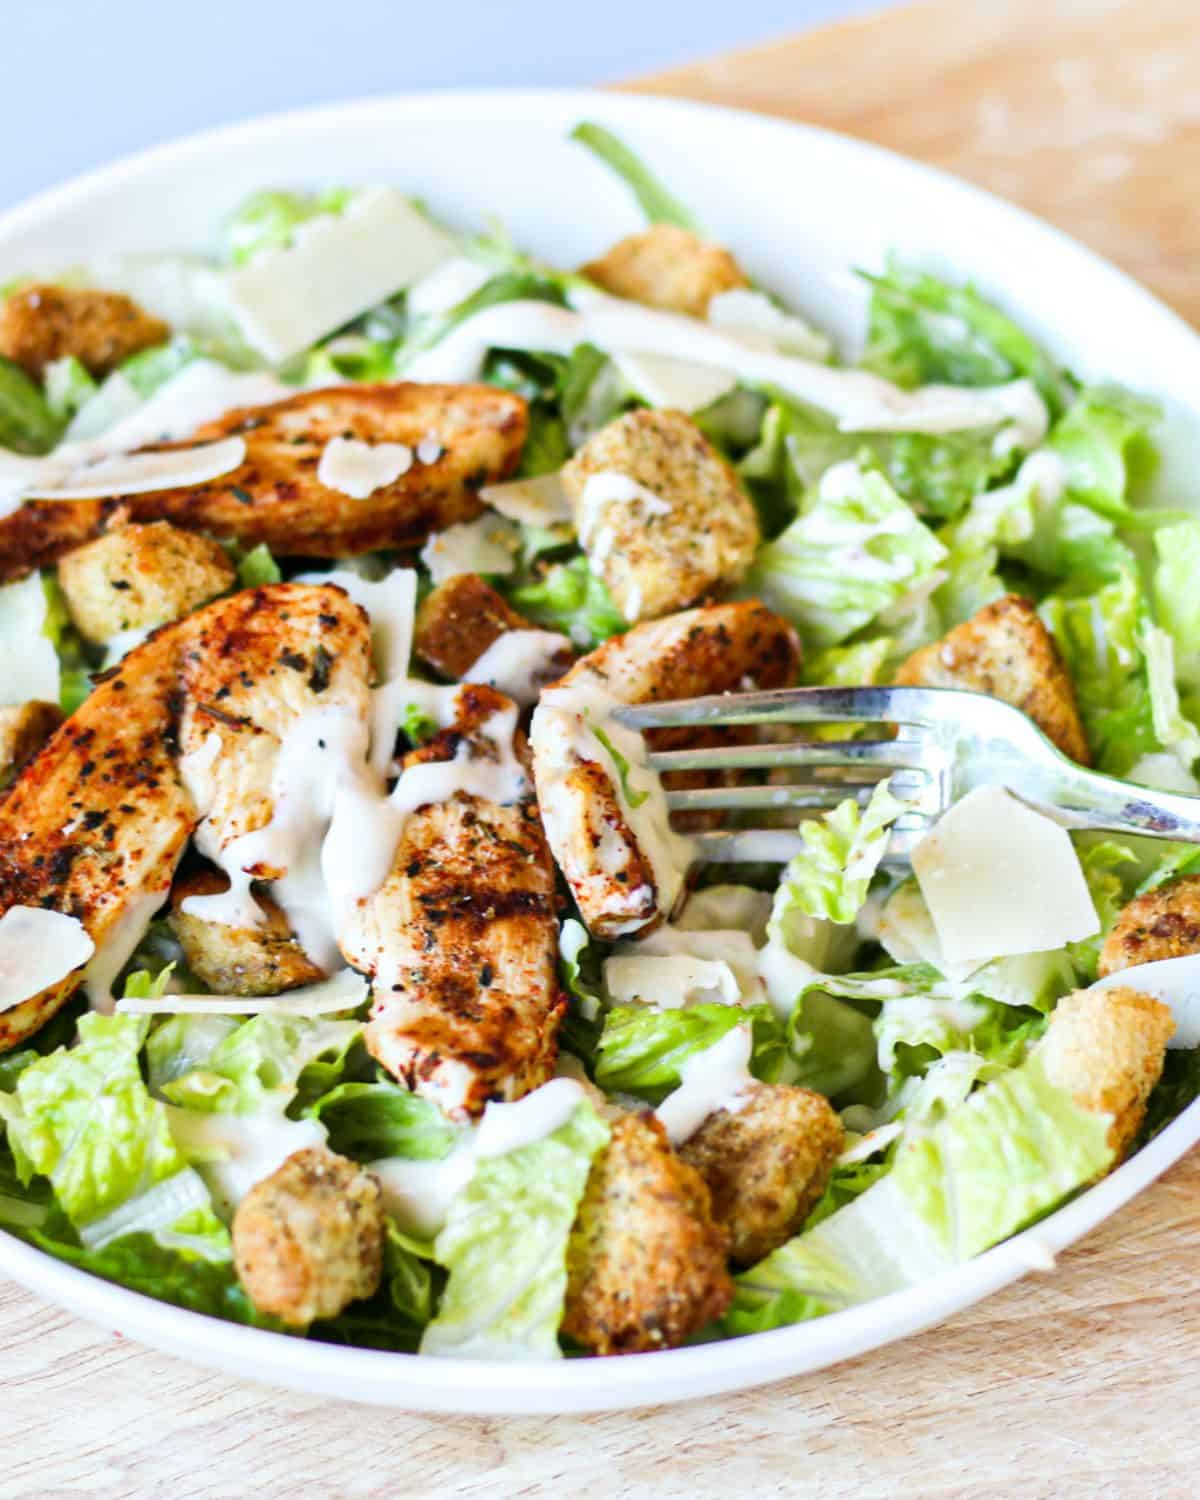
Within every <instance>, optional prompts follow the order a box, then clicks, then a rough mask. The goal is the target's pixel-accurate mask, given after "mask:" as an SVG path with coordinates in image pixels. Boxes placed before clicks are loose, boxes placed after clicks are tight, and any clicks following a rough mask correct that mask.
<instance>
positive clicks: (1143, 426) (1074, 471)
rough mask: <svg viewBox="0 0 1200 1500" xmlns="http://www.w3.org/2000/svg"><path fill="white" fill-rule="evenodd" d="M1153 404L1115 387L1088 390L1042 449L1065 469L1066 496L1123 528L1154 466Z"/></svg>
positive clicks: (1156, 414)
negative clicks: (1056, 457)
mask: <svg viewBox="0 0 1200 1500" xmlns="http://www.w3.org/2000/svg"><path fill="white" fill-rule="evenodd" d="M1159 417H1160V411H1159V408H1158V406H1157V405H1156V404H1155V403H1154V402H1153V401H1149V400H1147V399H1146V398H1145V397H1144V396H1138V395H1135V394H1134V393H1133V392H1132V391H1127V390H1124V389H1123V388H1122V387H1120V386H1112V385H1109V386H1087V387H1086V388H1085V389H1084V390H1082V391H1080V393H1079V395H1078V396H1077V397H1076V398H1075V400H1074V401H1072V403H1071V405H1070V406H1069V407H1068V409H1067V411H1066V412H1065V413H1064V414H1063V416H1062V417H1061V418H1060V419H1059V421H1058V422H1057V423H1055V425H1054V427H1053V429H1052V430H1051V432H1050V435H1049V437H1047V439H1046V447H1047V448H1048V449H1049V450H1050V452H1052V453H1056V454H1057V455H1058V457H1059V458H1060V459H1062V461H1063V462H1064V463H1065V464H1066V466H1067V484H1066V488H1067V493H1068V494H1069V496H1070V498H1071V499H1072V500H1074V501H1076V502H1077V503H1079V504H1081V505H1086V506H1088V507H1090V508H1091V509H1092V510H1094V511H1096V512H1098V513H1099V514H1100V515H1102V516H1106V517H1108V519H1110V520H1113V521H1117V522H1120V523H1122V524H1124V525H1128V524H1129V523H1130V522H1131V521H1133V520H1134V519H1135V517H1134V514H1133V511H1132V510H1131V506H1130V502H1131V501H1132V500H1134V499H1136V497H1137V494H1138V491H1139V489H1140V487H1141V486H1142V484H1143V483H1144V481H1145V480H1146V479H1147V478H1148V477H1149V476H1150V474H1151V473H1153V471H1154V467H1155V464H1156V462H1157V455H1156V453H1155V449H1154V445H1153V442H1152V441H1151V438H1150V432H1151V430H1152V428H1153V427H1154V426H1155V424H1156V423H1157V422H1158V420H1159Z"/></svg>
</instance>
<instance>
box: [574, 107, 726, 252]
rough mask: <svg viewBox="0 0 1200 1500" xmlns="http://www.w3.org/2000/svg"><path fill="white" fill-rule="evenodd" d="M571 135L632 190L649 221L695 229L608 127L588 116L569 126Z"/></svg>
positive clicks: (649, 172) (675, 199)
mask: <svg viewBox="0 0 1200 1500" xmlns="http://www.w3.org/2000/svg"><path fill="white" fill-rule="evenodd" d="M571 139H572V140H573V141H578V142H579V144H580V145H581V146H586V147H587V149H588V150H589V151H591V152H592V153H593V154H594V155H595V156H598V157H599V158H600V160H601V161H602V162H603V163H604V164H605V166H607V167H611V168H612V170H613V171H614V172H615V173H616V174H617V176H618V177H620V178H621V180H622V181H623V182H624V183H625V184H626V186H627V187H628V188H629V190H630V191H631V192H632V193H633V196H634V197H635V198H636V199H637V201H638V206H639V207H640V208H641V210H642V212H643V213H644V214H645V215H646V218H647V219H648V220H649V221H650V223H651V224H675V225H678V227H679V228H680V229H690V230H692V231H693V233H694V232H695V231H696V228H697V226H696V221H695V219H693V218H692V216H691V214H690V213H688V211H687V209H686V208H684V206H683V204H682V203H680V202H679V200H678V199H677V198H674V197H672V196H671V194H670V193H669V192H668V191H667V190H666V188H665V187H663V185H662V183H661V182H659V180H658V179H657V178H656V177H655V176H654V174H653V173H652V172H651V171H650V169H649V168H648V167H647V166H646V165H645V164H644V163H643V162H642V161H640V160H639V159H638V157H637V156H635V155H634V153H633V152H632V151H631V150H630V149H629V147H628V146H627V145H626V144H625V142H624V141H621V140H618V139H617V137H616V136H615V135H614V134H613V133H612V131H611V130H606V129H605V127H604V126H603V125H597V124H596V123H595V122H594V121H592V120H581V121H580V122H579V124H578V125H576V127H575V129H574V130H572V132H571Z"/></svg>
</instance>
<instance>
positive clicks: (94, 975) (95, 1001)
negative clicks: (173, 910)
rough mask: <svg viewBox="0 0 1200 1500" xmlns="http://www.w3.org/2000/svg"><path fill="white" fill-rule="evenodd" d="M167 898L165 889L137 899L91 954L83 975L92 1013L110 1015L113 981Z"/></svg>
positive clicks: (112, 1003) (148, 893)
mask: <svg viewBox="0 0 1200 1500" xmlns="http://www.w3.org/2000/svg"><path fill="white" fill-rule="evenodd" d="M166 899H167V888H166V887H164V888H163V889H162V890H161V891H147V892H145V893H144V894H143V895H141V896H136V897H135V898H134V899H133V900H132V901H131V902H130V903H129V905H128V906H127V907H126V908H125V911H124V913H123V914H122V915H121V917H120V918H119V920H118V921H116V922H115V923H114V924H113V927H112V929H111V931H110V932H109V934H108V936H107V937H106V938H104V939H103V940H102V941H101V943H100V946H99V947H98V948H97V949H96V950H95V952H94V953H93V955H92V960H91V962H90V963H89V964H88V966H87V969H86V970H85V972H84V976H83V983H84V988H85V989H86V990H87V997H88V1004H89V1005H90V1006H91V1008H92V1009H93V1010H98V1011H99V1012H100V1013H101V1014H102V1015H106V1016H109V1015H111V1014H112V1012H113V1007H114V1006H115V1004H116V1002H115V1000H114V998H113V992H112V987H113V981H114V980H115V979H116V977H117V975H118V974H119V973H120V972H121V970H122V969H123V968H124V967H125V965H126V964H127V963H128V962H129V960H130V959H131V958H132V957H133V953H134V950H135V949H136V948H137V945H138V944H139V943H140V942H141V940H142V939H143V938H144V937H145V936H146V929H147V928H148V927H149V926H150V923H151V921H152V920H153V918H154V913H155V912H156V911H157V910H158V909H159V907H160V906H161V905H162V904H163V902H164V901H165V900H166Z"/></svg>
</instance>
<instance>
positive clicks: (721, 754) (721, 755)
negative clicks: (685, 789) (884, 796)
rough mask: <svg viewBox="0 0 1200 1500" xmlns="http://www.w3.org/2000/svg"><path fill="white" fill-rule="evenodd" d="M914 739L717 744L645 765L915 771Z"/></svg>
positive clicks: (654, 755) (660, 753)
mask: <svg viewBox="0 0 1200 1500" xmlns="http://www.w3.org/2000/svg"><path fill="white" fill-rule="evenodd" d="M919 759H920V746H919V745H918V744H917V743H916V742H915V741H914V740H905V739H894V740H818V741H815V742H813V743H810V744H803V745H769V744H768V745H763V744H755V745H718V746H716V747H713V748H709V749H703V750H656V751H653V752H651V754H650V755H649V757H648V761H647V763H648V764H649V765H650V767H651V768H652V769H653V770H655V771H732V770H737V769H738V768H740V767H754V766H757V767H758V768H759V769H760V770H769V769H773V768H774V767H776V766H879V767H880V768H881V769H885V770H892V771H899V770H904V771H907V770H919V769H920V767H919V765H918V764H917V762H918V761H919Z"/></svg>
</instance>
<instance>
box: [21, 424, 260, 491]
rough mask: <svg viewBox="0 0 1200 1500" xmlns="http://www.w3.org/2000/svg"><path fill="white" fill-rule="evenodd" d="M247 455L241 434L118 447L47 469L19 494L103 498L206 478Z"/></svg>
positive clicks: (236, 465)
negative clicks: (139, 449) (153, 447)
mask: <svg viewBox="0 0 1200 1500" xmlns="http://www.w3.org/2000/svg"><path fill="white" fill-rule="evenodd" d="M245 457H246V443H245V440H244V439H243V438H240V437H231V438H223V439H222V440H221V441H220V442H218V443H199V444H197V445H196V447H194V448H175V449H171V450H168V451H167V452H165V453H117V454H113V455H111V456H109V457H106V458H98V459H95V460H93V461H92V462H84V463H82V464H79V465H75V466H67V467H64V468H62V469H60V471H59V472H58V473H57V474H54V473H53V472H52V471H47V472H46V475H45V477H44V478H42V479H32V480H31V481H30V482H29V483H28V484H26V485H25V486H24V488H23V491H22V494H23V495H24V496H25V497H27V498H28V499H31V500H103V499H105V498H107V497H108V496H109V495H143V494H147V493H149V492H150V491H152V490H167V489H175V488H176V487H177V486H180V485H192V484H206V483H207V482H208V481H209V480H210V479H219V478H220V476H221V475H222V474H228V473H230V472H231V470H233V469H236V468H239V467H240V466H241V464H242V462H243V460H244V459H245Z"/></svg>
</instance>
